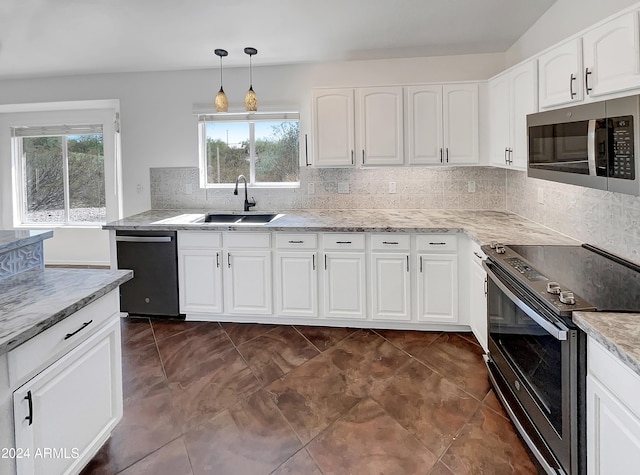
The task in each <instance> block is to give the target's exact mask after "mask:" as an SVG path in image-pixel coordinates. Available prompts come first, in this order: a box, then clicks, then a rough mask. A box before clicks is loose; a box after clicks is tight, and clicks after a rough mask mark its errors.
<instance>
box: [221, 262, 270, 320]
mask: <svg viewBox="0 0 640 475" xmlns="http://www.w3.org/2000/svg"><path fill="white" fill-rule="evenodd" d="M225 257H226V259H225V260H226V266H227V268H226V269H225V280H224V300H225V312H226V313H231V314H244V315H270V314H271V313H272V311H273V305H272V302H271V300H272V297H271V295H272V288H273V286H272V284H271V282H272V274H271V251H228V252H227V255H226V256H225Z"/></svg>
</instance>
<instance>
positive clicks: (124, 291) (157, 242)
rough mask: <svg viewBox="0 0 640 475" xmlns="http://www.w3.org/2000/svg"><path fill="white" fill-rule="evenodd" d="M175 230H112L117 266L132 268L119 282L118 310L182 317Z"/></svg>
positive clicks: (134, 313) (136, 313)
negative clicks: (131, 277) (128, 276)
mask: <svg viewBox="0 0 640 475" xmlns="http://www.w3.org/2000/svg"><path fill="white" fill-rule="evenodd" d="M176 234H177V233H176V232H175V231H116V249H117V254H118V269H131V270H133V279H131V280H130V281H128V282H125V283H124V284H122V285H121V286H120V310H122V311H123V312H127V313H129V314H130V315H148V316H154V317H165V318H184V315H181V314H180V304H179V301H178V246H177V242H176V239H177V237H176Z"/></svg>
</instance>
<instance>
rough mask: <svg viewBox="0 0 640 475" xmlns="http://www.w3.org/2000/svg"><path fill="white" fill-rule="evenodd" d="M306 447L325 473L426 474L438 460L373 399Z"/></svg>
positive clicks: (362, 404) (363, 403)
mask: <svg viewBox="0 0 640 475" xmlns="http://www.w3.org/2000/svg"><path fill="white" fill-rule="evenodd" d="M307 450H308V451H309V453H310V454H311V456H312V457H313V458H314V460H315V461H316V462H317V464H318V466H319V467H320V469H321V470H322V472H323V473H324V474H325V475H329V474H356V473H357V474H365V473H366V474H374V473H375V474H387V473H389V474H396V473H397V474H406V475H410V474H425V473H427V472H428V471H429V470H430V469H431V467H433V465H435V463H436V460H437V458H436V456H435V455H434V454H432V453H431V452H430V451H429V450H428V449H426V448H425V447H424V446H423V445H421V444H420V442H418V440H417V439H416V438H415V437H413V436H412V435H411V434H410V433H409V432H408V431H407V430H405V429H404V428H403V427H402V426H400V425H399V424H398V423H397V422H396V421H395V420H394V419H393V418H391V417H390V416H389V415H387V414H386V413H385V411H384V409H382V408H381V407H380V406H379V405H378V404H377V403H376V402H375V401H373V400H371V399H365V400H364V401H362V402H361V403H359V404H358V405H357V406H355V407H354V408H353V409H352V410H351V411H349V413H348V414H347V415H346V416H344V417H343V418H341V419H339V420H338V421H336V422H335V423H334V424H333V425H332V426H331V427H330V428H329V429H327V430H326V431H325V432H323V433H322V434H321V435H320V436H318V437H317V438H316V439H314V440H313V441H312V442H311V443H310V444H309V445H308V446H307Z"/></svg>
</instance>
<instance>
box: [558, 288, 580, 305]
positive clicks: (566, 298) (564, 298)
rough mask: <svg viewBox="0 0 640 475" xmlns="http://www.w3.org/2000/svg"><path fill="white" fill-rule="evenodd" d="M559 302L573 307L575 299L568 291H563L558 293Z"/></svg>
mask: <svg viewBox="0 0 640 475" xmlns="http://www.w3.org/2000/svg"><path fill="white" fill-rule="evenodd" d="M560 302H562V303H564V304H567V305H575V303H576V298H575V296H574V295H573V292H571V291H570V290H563V291H562V292H560Z"/></svg>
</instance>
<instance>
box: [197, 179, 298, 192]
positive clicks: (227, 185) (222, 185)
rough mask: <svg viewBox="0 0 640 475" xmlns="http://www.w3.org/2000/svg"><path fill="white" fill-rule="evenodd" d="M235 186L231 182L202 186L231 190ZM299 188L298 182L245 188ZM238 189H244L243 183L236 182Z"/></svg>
mask: <svg viewBox="0 0 640 475" xmlns="http://www.w3.org/2000/svg"><path fill="white" fill-rule="evenodd" d="M235 187H236V185H234V184H233V183H220V184H207V185H205V186H204V189H206V190H233V189H234V188H235ZM296 188H300V182H299V181H296V182H291V183H259V184H257V185H247V189H249V190H261V189H265V190H274V189H282V190H291V189H296ZM238 189H244V183H239V184H238Z"/></svg>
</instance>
